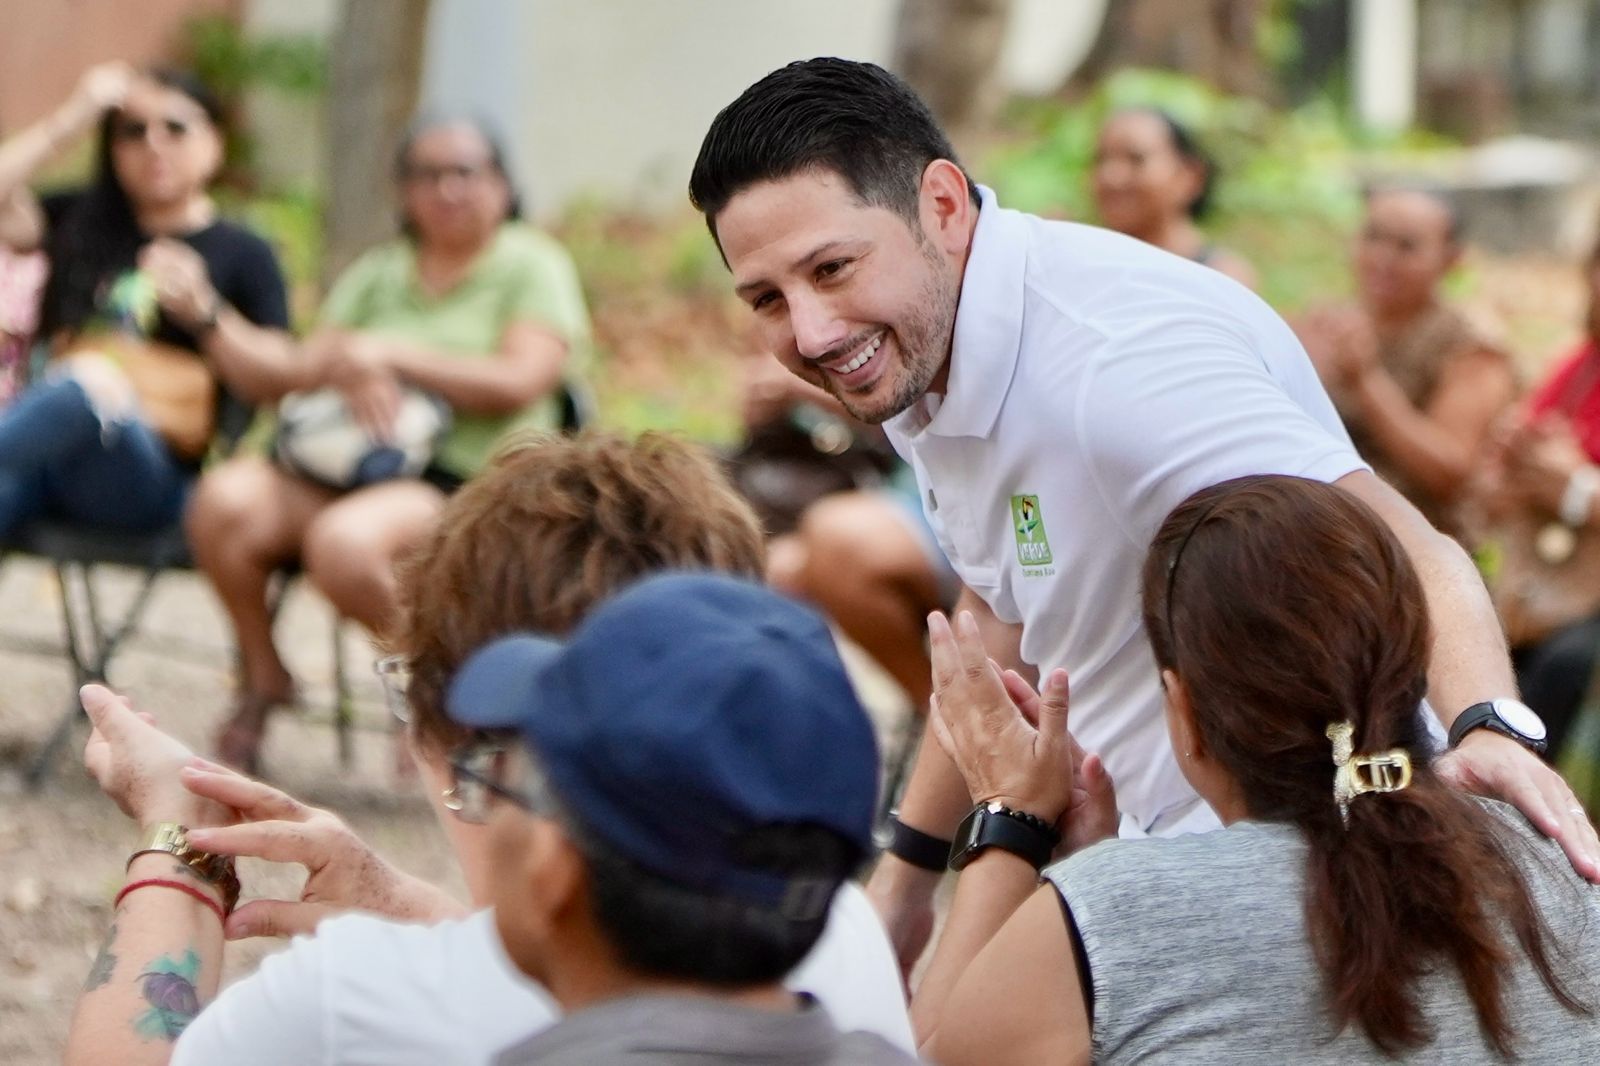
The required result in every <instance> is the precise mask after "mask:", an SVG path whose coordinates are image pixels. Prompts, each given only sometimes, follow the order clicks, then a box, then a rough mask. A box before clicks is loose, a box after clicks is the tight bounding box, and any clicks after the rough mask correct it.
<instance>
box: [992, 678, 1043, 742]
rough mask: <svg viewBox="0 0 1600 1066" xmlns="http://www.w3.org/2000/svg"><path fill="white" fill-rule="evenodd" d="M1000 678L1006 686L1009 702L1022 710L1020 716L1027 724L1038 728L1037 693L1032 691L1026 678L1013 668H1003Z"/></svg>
mask: <svg viewBox="0 0 1600 1066" xmlns="http://www.w3.org/2000/svg"><path fill="white" fill-rule="evenodd" d="M1000 680H1001V681H1002V682H1003V683H1004V684H1005V686H1006V695H1007V696H1010V697H1011V702H1012V703H1015V704H1016V705H1017V710H1019V711H1021V712H1022V717H1024V718H1026V719H1027V720H1028V724H1029V725H1031V726H1033V727H1035V728H1038V725H1039V694H1038V693H1037V692H1035V691H1033V686H1032V685H1030V684H1028V679H1027V678H1025V677H1023V676H1022V675H1021V674H1019V673H1017V672H1016V671H1015V670H1004V671H1001V673H1000Z"/></svg>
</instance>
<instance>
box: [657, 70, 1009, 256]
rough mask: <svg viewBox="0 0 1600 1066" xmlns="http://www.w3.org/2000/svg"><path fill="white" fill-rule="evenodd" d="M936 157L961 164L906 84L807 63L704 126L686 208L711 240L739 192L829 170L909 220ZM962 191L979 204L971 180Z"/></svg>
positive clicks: (884, 75) (769, 80) (766, 82)
mask: <svg viewBox="0 0 1600 1066" xmlns="http://www.w3.org/2000/svg"><path fill="white" fill-rule="evenodd" d="M935 159H948V160H950V161H951V162H952V163H956V165H957V166H960V163H959V162H958V161H957V160H956V153H955V149H954V148H952V147H951V145H950V139H949V138H948V137H946V136H945V135H944V131H943V130H941V129H940V128H939V124H938V123H937V122H935V121H934V118H933V115H932V113H931V112H929V110H928V105H926V104H924V103H923V102H922V100H921V98H919V97H918V96H917V94H916V93H915V92H913V91H912V90H911V87H910V86H909V85H907V84H906V83H905V82H903V81H901V80H900V79H899V78H897V77H895V76H894V75H893V74H891V73H889V72H888V71H887V70H884V69H883V68H882V67H880V66H877V65H876V64H873V63H857V62H853V61H851V60H847V59H833V58H821V59H806V60H801V61H799V62H795V63H790V64H789V65H788V66H786V67H782V68H780V69H778V70H775V71H773V72H772V73H771V74H768V75H767V76H766V77H764V78H762V79H761V80H760V81H758V82H756V83H755V84H754V85H752V86H750V88H748V89H746V90H745V91H744V92H743V93H740V94H739V98H738V99H737V100H735V101H734V102H733V103H731V104H729V105H728V106H727V107H725V108H723V109H722V111H721V112H719V113H718V115H717V117H716V118H715V119H713V120H712V122H711V128H710V129H709V130H707V131H706V137H705V140H704V141H703V142H702V143H701V145H700V155H699V158H697V159H696V160H695V162H694V172H693V173H692V174H691V175H690V176H689V202H690V203H692V204H694V206H695V207H696V208H697V209H699V210H700V211H701V212H702V213H703V214H704V215H705V216H706V225H707V226H708V227H709V228H710V230H711V236H712V237H713V238H714V239H715V238H716V236H717V215H719V214H720V213H721V212H722V209H723V208H725V207H727V206H728V202H729V201H730V200H732V199H733V198H734V197H735V196H737V195H738V194H739V193H740V192H743V191H744V190H745V189H747V188H749V187H750V186H752V185H755V184H758V183H760V182H763V181H777V180H780V179H783V178H787V177H791V176H793V175H795V174H798V173H800V172H802V171H806V170H830V171H833V172H834V173H836V174H838V175H839V176H840V177H842V178H844V180H845V181H846V182H847V183H848V184H849V186H850V189H851V191H852V192H853V193H855V195H856V196H857V197H858V198H859V199H860V200H861V201H862V202H863V203H867V204H871V205H873V206H875V207H884V208H888V209H889V210H890V211H893V212H894V213H895V214H897V215H900V216H901V217H902V218H904V219H906V220H907V221H908V222H913V223H914V222H915V221H916V219H917V198H918V194H919V192H920V190H921V188H922V172H923V171H924V170H926V169H927V167H928V164H929V163H931V162H933V161H934V160H935ZM963 175H965V171H963ZM967 193H968V195H969V196H971V197H972V202H973V203H974V204H977V203H978V202H979V201H978V187H977V186H976V185H974V184H973V183H972V179H971V178H970V177H968V178H967ZM719 244H720V242H719Z"/></svg>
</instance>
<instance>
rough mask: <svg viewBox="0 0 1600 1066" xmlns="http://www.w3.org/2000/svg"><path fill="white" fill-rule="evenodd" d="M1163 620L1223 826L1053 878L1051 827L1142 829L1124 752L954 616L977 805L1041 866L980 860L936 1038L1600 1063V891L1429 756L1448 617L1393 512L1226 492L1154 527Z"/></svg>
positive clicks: (1051, 1050)
mask: <svg viewBox="0 0 1600 1066" xmlns="http://www.w3.org/2000/svg"><path fill="white" fill-rule="evenodd" d="M1143 608H1144V622H1145V629H1146V632H1148V633H1149V634H1150V640H1151V643H1152V645H1153V648H1154V652H1155V664H1153V665H1156V666H1158V668H1159V669H1160V671H1161V679H1162V684H1163V686H1164V688H1165V691H1166V697H1167V705H1166V710H1167V725H1168V729H1169V731H1170V733H1171V736H1172V746H1173V750H1174V751H1175V752H1176V753H1177V756H1178V760H1179V765H1180V766H1181V767H1182V770H1183V773H1184V776H1185V777H1186V778H1188V780H1189V782H1190V784H1192V785H1193V786H1194V787H1195V789H1196V791H1198V792H1199V793H1200V795H1201V796H1202V797H1204V798H1205V800H1206V802H1208V803H1210V804H1211V806H1212V807H1213V808H1214V809H1215V810H1216V812H1217V814H1218V815H1219V816H1220V817H1221V820H1222V822H1223V824H1224V826H1226V828H1224V829H1220V830H1217V831H1215V832H1211V833H1206V834H1201V835H1194V836H1187V837H1179V838H1173V839H1168V840H1107V841H1105V842H1103V843H1100V844H1098V845H1096V846H1092V847H1086V848H1084V850H1081V851H1076V853H1073V854H1070V855H1069V856H1068V857H1067V858H1065V860H1064V861H1061V862H1058V863H1056V864H1055V865H1053V866H1050V867H1049V868H1048V869H1046V870H1045V871H1044V876H1045V882H1046V883H1045V885H1044V886H1043V887H1039V883H1038V877H1037V874H1036V868H1035V866H1034V865H1032V862H1031V860H1033V859H1037V860H1038V861H1041V862H1042V861H1046V860H1047V859H1048V857H1049V854H1050V850H1051V846H1052V843H1051V842H1052V840H1054V839H1059V840H1060V841H1061V844H1060V846H1061V849H1062V850H1065V851H1069V852H1070V851H1073V849H1075V848H1083V847H1084V845H1085V844H1086V843H1088V842H1089V840H1091V839H1093V838H1094V837H1097V836H1101V835H1108V834H1109V833H1110V832H1112V831H1113V829H1114V827H1115V825H1116V821H1115V804H1114V801H1113V799H1112V790H1111V789H1110V787H1109V782H1108V781H1107V780H1106V777H1105V772H1104V769H1103V767H1102V766H1101V765H1100V763H1099V760H1098V757H1096V756H1095V755H1093V754H1089V755H1085V754H1084V753H1082V752H1081V751H1075V750H1074V745H1073V743H1072V740H1071V737H1070V735H1069V734H1068V732H1067V683H1066V676H1065V672H1064V671H1056V672H1055V674H1054V675H1053V676H1051V677H1050V678H1047V679H1046V683H1045V687H1044V693H1043V695H1042V697H1041V696H1038V695H1035V694H1034V693H1033V692H1031V691H1030V690H1028V687H1027V685H1026V684H1025V683H1024V682H1022V681H1021V680H1020V679H1019V678H1016V677H1015V676H1002V675H1001V674H1000V673H999V672H998V671H997V670H996V669H995V667H994V666H993V665H992V664H991V663H990V662H989V661H988V659H987V658H986V656H985V654H984V650H983V646H982V644H981V642H980V640H979V639H978V636H977V632H976V627H975V624H974V623H973V622H972V619H971V618H970V616H961V617H958V619H957V620H956V625H955V629H954V632H952V631H951V628H950V627H949V625H948V624H946V623H945V622H944V620H943V619H942V618H939V617H937V616H936V617H935V618H934V620H933V623H932V625H931V627H930V628H931V632H932V635H933V638H934V652H935V678H936V686H937V695H936V696H935V703H936V706H937V713H936V716H935V719H934V725H935V730H936V732H937V733H938V734H939V737H940V740H941V742H942V743H944V744H945V746H946V748H947V749H948V750H949V751H950V753H951V755H952V757H953V758H954V759H955V761H956V763H957V765H958V766H959V767H960V768H961V771H962V774H963V776H964V777H965V779H966V781H967V784H968V786H969V787H970V788H971V790H972V795H973V797H974V798H975V799H977V800H979V801H981V804H990V805H999V806H1000V807H1002V808H1005V809H1008V810H1010V811H1015V812H1021V815H1026V816H1028V817H1027V819H1025V821H1031V822H1033V823H1034V824H1033V825H1027V826H1019V828H1022V829H1023V832H1024V833H1025V834H1026V840H1027V846H1026V847H1023V848H1019V849H1018V850H1017V851H1016V852H1013V851H1007V850H1004V848H1002V847H994V846H992V847H988V848H987V849H983V850H978V851H977V852H976V855H975V857H972V856H971V853H970V852H969V853H968V858H970V863H969V864H968V865H966V866H965V869H964V870H963V872H962V874H961V877H960V880H959V883H958V886H957V890H956V896H955V900H954V902H953V904H952V906H951V910H950V914H949V918H948V921H947V924H946V925H945V929H944V933H943V936H942V938H941V941H940V944H939V948H938V951H937V952H936V954H935V957H934V959H933V961H932V963H931V965H930V967H929V970H928V973H927V976H926V978H925V979H924V982H923V985H922V987H921V989H920V990H919V991H918V994H917V997H916V1000H915V1002H914V1003H913V1022H914V1023H915V1024H916V1025H917V1026H918V1035H919V1039H920V1040H921V1041H922V1048H923V1050H924V1052H925V1053H927V1054H928V1055H929V1057H930V1058H932V1059H933V1060H935V1061H938V1062H941V1063H945V1064H949V1066H954V1064H961V1063H979V1062H982V1063H985V1064H999V1063H1007V1062H1016V1063H1029V1064H1030V1066H1037V1064H1044V1063H1075V1062H1087V1061H1089V1058H1090V1056H1091V1054H1092V1055H1093V1058H1094V1060H1095V1061H1096V1062H1106V1063H1119V1062H1131V1061H1136V1060H1137V1061H1159V1062H1163V1063H1166V1062H1197V1063H1198V1062H1205V1063H1211V1062H1238V1061H1245V1060H1249V1061H1265V1060H1266V1059H1268V1058H1269V1059H1270V1060H1271V1061H1275V1062H1293V1063H1300V1064H1305V1063H1345V1062H1366V1061H1372V1060H1374V1059H1377V1058H1379V1057H1382V1056H1392V1057H1397V1058H1402V1059H1405V1058H1407V1057H1408V1056H1412V1055H1413V1053H1417V1054H1418V1056H1419V1057H1425V1060H1426V1061H1428V1062H1451V1063H1457V1062H1488V1061H1500V1058H1501V1056H1504V1055H1507V1054H1508V1053H1511V1052H1515V1051H1528V1052H1532V1053H1534V1056H1535V1057H1536V1058H1537V1059H1538V1060H1539V1061H1544V1062H1584V1061H1590V1060H1591V1059H1592V1058H1593V1055H1594V1049H1595V1048H1596V1047H1600V1019H1597V1017H1596V1015H1595V1013H1594V1009H1593V1007H1594V1003H1595V990H1596V983H1597V981H1596V979H1597V974H1600V961H1597V960H1600V890H1597V889H1596V888H1595V887H1593V886H1591V885H1588V884H1586V883H1584V882H1583V881H1582V880H1581V879H1580V878H1579V877H1578V875H1577V874H1575V873H1574V872H1573V870H1572V868H1571V866H1570V864H1569V863H1567V862H1566V861H1565V859H1564V858H1563V856H1562V853H1561V852H1560V851H1559V850H1558V849H1557V848H1556V846H1555V845H1553V844H1552V843H1551V842H1550V841H1548V840H1547V839H1545V837H1544V835H1543V834H1542V833H1541V832H1540V831H1538V830H1537V829H1535V828H1534V827H1533V826H1532V825H1530V824H1529V823H1528V822H1527V821H1525V820H1524V819H1523V817H1522V816H1521V815H1520V814H1518V813H1517V812H1516V811H1515V810H1514V809H1512V808H1511V807H1509V806H1506V805H1504V804H1501V803H1498V802H1495V801H1490V800H1482V799H1478V798H1476V797H1473V796H1469V795H1466V794H1464V793H1461V792H1457V791H1454V790H1452V789H1451V788H1450V787H1448V786H1447V785H1446V784H1445V783H1444V782H1443V781H1442V780H1441V779H1440V777H1439V776H1438V775H1437V774H1436V773H1435V772H1434V769H1433V767H1432V766H1431V765H1430V764H1429V761H1428V760H1429V757H1430V754H1431V750H1430V743H1429V740H1428V736H1427V733H1426V727H1425V726H1424V724H1423V719H1422V717H1421V716H1420V715H1419V713H1418V707H1419V704H1420V702H1421V700H1422V697H1423V693H1424V691H1425V689H1426V687H1427V681H1426V678H1425V667H1426V665H1427V659H1428V646H1429V641H1430V626H1429V622H1428V617H1427V612H1426V609H1425V605H1424V599H1423V592H1422V587H1421V584H1420V582H1419V581H1418V579H1417V575H1416V573H1415V572H1414V571H1413V570H1412V568H1411V564H1410V562H1409V561H1408V559H1407V557H1406V554H1405V552H1404V551H1403V550H1402V549H1401V547H1400V545H1399V543H1398V542H1397V541H1396V540H1395V539H1394V537H1393V535H1392V534H1391V533H1390V532H1389V530H1388V528H1387V527H1386V526H1385V525H1384V524H1383V522H1382V521H1381V520H1380V519H1378V518H1377V516H1376V515H1375V514H1373V513H1372V512H1371V511H1370V510H1369V509H1368V508H1367V507H1366V506H1365V505H1363V504H1362V503H1361V502H1360V501H1358V500H1356V499H1355V498H1354V497H1352V496H1349V495H1348V494H1346V493H1344V492H1341V491H1340V490H1339V489H1336V488H1334V487H1332V486H1328V485H1323V484H1321V483H1317V482H1310V481H1303V480H1300V479H1296V478H1286V477H1278V476H1256V477H1248V478H1240V479H1237V480H1234V481H1230V482H1225V483H1223V484H1221V485H1217V486H1213V487H1212V488H1208V489H1205V490H1203V491H1201V492H1199V493H1196V494H1195V495H1194V496H1193V497H1191V498H1190V499H1189V500H1187V501H1185V502H1184V503H1183V504H1182V505H1181V506H1179V507H1178V509H1177V510H1175V511H1174V512H1173V513H1172V515H1171V516H1170V517H1168V519H1167V520H1166V522H1165V523H1164V524H1163V525H1162V527H1161V529H1160V530H1159V531H1158V532H1157V534H1156V537H1155V541H1154V543H1153V544H1152V546H1151V548H1150V553H1149V555H1148V557H1147V559H1146V562H1145V566H1144V573H1143ZM1033 722H1037V723H1038V725H1037V727H1035V726H1034V725H1033V724H1031V723H1033ZM980 809H982V808H981V806H980ZM1021 815H1018V816H1015V817H1010V816H1007V815H1005V814H999V815H996V816H995V817H1000V818H1001V819H1002V820H1004V821H1007V822H1008V823H1010V824H1011V825H1018V822H1019V819H1020V818H1021ZM1564 817H1565V818H1567V819H1572V818H1575V817H1581V812H1578V814H1576V815H1575V814H1573V813H1571V812H1568V813H1567V814H1566V815H1565V816H1564ZM1052 827H1059V828H1060V829H1061V830H1062V831H1063V832H1062V836H1061V837H1057V835H1056V830H1055V829H1054V828H1052ZM960 839H962V838H960V837H958V841H959V840H960ZM980 839H982V838H980ZM989 839H993V838H989ZM1039 849H1042V851H1043V854H1042V855H1040V854H1038V853H1037V852H1038V850H1039ZM1024 851H1026V852H1027V853H1028V858H1024V857H1022V853H1023V852H1024ZM1586 1049H1587V1050H1586ZM1263 1056H1265V1058H1263Z"/></svg>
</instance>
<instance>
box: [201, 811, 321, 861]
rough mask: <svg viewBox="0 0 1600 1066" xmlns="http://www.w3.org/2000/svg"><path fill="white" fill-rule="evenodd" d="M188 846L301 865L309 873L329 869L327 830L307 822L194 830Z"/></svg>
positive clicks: (278, 822)
mask: <svg viewBox="0 0 1600 1066" xmlns="http://www.w3.org/2000/svg"><path fill="white" fill-rule="evenodd" d="M189 843H190V844H192V845H194V847H195V848H196V849H197V850H199V851H209V852H212V853H213V854H217V855H234V856H244V857H247V858H252V859H266V860H267V861H268V862H292V863H298V864H299V865H301V866H304V867H306V868H307V869H308V870H318V869H320V868H322V867H323V866H326V865H327V863H328V858H329V855H330V849H329V842H328V840H327V833H326V831H325V829H323V828H321V827H318V826H315V825H313V824H311V823H308V822H290V821H262V822H241V823H239V824H238V825H225V826H219V827H213V828H209V829H191V830H189Z"/></svg>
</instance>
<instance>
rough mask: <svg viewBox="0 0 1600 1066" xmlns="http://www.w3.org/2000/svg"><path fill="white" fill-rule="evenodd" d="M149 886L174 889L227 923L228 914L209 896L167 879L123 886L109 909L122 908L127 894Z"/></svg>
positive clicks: (187, 885)
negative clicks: (199, 903)
mask: <svg viewBox="0 0 1600 1066" xmlns="http://www.w3.org/2000/svg"><path fill="white" fill-rule="evenodd" d="M151 886H158V887H160V888H175V889H177V890H178V891H179V892H182V893H185V894H186V895H190V896H193V897H194V898H195V899H197V900H199V901H200V902H201V903H204V904H205V905H206V906H207V907H210V908H211V910H212V912H213V913H214V914H216V916H217V921H219V922H222V923H223V924H224V925H226V924H227V922H228V914H227V912H226V911H224V910H223V909H222V904H220V903H218V902H217V901H216V900H214V899H212V898H211V897H210V896H209V895H207V894H206V893H204V892H202V891H201V890H200V889H198V888H196V887H194V886H193V885H191V884H188V883H186V882H183V881H174V880H172V879H171V878H167V877H146V878H144V879H143V880H141V881H134V882H132V883H131V884H126V885H123V886H122V891H121V892H118V893H117V898H116V899H114V900H112V901H111V909H112V910H116V909H117V908H118V907H120V906H122V900H123V898H124V897H125V896H127V894H128V893H129V892H132V891H134V890H135V889H139V888H150V887H151Z"/></svg>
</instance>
